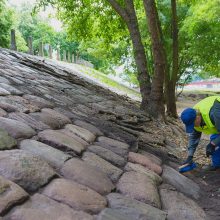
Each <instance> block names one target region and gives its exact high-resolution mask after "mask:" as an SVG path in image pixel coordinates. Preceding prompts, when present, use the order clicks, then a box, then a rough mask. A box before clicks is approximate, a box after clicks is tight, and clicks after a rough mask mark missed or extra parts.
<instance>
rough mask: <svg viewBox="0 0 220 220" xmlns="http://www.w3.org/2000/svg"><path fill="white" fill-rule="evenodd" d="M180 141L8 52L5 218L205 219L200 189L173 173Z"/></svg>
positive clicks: (1, 77)
mask: <svg viewBox="0 0 220 220" xmlns="http://www.w3.org/2000/svg"><path fill="white" fill-rule="evenodd" d="M164 129H166V130H169V132H168V133H164V132H163V131H164ZM178 132H179V134H181V132H182V131H181V129H179V127H178V126H174V125H173V128H172V129H171V128H170V127H169V126H167V125H163V124H157V123H156V122H154V121H152V120H151V118H150V117H149V116H147V115H146V114H145V113H144V112H142V111H140V110H139V108H138V103H136V102H133V101H131V100H128V99H127V98H126V97H122V96H119V95H117V94H114V93H112V92H111V91H109V90H106V89H103V88H101V87H100V86H98V85H95V84H94V83H91V81H89V80H86V79H83V78H81V77H80V76H79V75H75V74H74V72H73V71H71V70H69V69H65V68H63V67H61V66H58V65H56V64H55V63H52V62H48V61H45V60H42V58H39V57H33V56H29V55H25V54H21V53H15V52H12V51H9V50H3V49H0V216H1V217H0V219H3V220H39V219H41V220H90V219H91V220H92V219H97V220H144V219H145V220H149V219H150V220H165V219H168V220H174V219H175V220H184V219H185V220H204V219H206V214H205V212H204V210H203V209H202V208H201V207H200V206H199V205H198V201H199V199H200V197H201V188H200V186H199V185H198V184H197V183H196V182H194V181H192V180H191V179H189V178H187V177H185V176H183V175H180V174H179V173H178V172H177V171H176V170H175V169H174V168H175V162H176V160H175V156H174V155H173V152H175V151H178V150H179V147H177V144H176V143H175V142H174V141H173V139H172V135H173V134H174V133H176V134H178ZM179 144H180V143H179ZM171 161H172V162H171ZM173 164H174V165H173Z"/></svg>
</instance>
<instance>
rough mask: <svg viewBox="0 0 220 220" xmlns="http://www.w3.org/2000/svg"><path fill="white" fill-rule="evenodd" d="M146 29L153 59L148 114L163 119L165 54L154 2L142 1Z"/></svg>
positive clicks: (149, 0) (152, 0)
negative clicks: (146, 22) (147, 29)
mask: <svg viewBox="0 0 220 220" xmlns="http://www.w3.org/2000/svg"><path fill="white" fill-rule="evenodd" d="M143 1H144V8H145V12H146V17H147V21H148V28H149V32H150V37H151V42H152V51H153V58H154V76H153V80H152V87H151V94H150V105H148V112H149V113H150V114H151V115H153V116H154V117H155V118H161V117H164V111H165V109H164V103H163V83H164V77H165V74H166V70H167V62H166V54H165V49H164V45H163V36H162V31H161V26H160V22H159V17H158V13H157V8H156V4H155V1H154V0H143Z"/></svg>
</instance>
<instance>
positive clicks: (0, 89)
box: [0, 87, 11, 96]
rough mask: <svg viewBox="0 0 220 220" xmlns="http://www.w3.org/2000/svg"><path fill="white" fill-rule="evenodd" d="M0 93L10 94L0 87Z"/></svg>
mask: <svg viewBox="0 0 220 220" xmlns="http://www.w3.org/2000/svg"><path fill="white" fill-rule="evenodd" d="M0 95H2V96H3V95H11V93H10V92H9V91H7V90H6V89H3V88H1V87H0Z"/></svg>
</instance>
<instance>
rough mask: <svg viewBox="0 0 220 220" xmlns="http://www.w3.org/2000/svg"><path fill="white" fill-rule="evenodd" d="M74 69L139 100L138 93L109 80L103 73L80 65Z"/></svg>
mask: <svg viewBox="0 0 220 220" xmlns="http://www.w3.org/2000/svg"><path fill="white" fill-rule="evenodd" d="M76 67H77V69H78V70H79V71H80V72H83V73H84V74H86V75H88V76H90V77H92V78H95V79H96V80H97V81H98V82H100V83H103V84H104V85H106V86H107V87H110V88H113V89H115V90H118V91H119V92H120V91H121V92H122V93H124V95H127V96H129V97H131V96H132V97H136V98H138V99H140V98H141V95H140V92H138V91H136V90H134V89H132V88H129V87H127V86H125V85H122V84H120V83H119V82H116V81H115V80H113V79H111V78H109V77H108V76H107V75H105V74H104V73H101V72H99V71H97V70H95V69H92V68H90V67H86V66H82V65H77V66H76Z"/></svg>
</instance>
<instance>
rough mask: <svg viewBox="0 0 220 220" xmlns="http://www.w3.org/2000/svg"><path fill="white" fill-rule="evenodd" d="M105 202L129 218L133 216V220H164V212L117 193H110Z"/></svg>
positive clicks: (165, 214)
mask: <svg viewBox="0 0 220 220" xmlns="http://www.w3.org/2000/svg"><path fill="white" fill-rule="evenodd" d="M107 200H108V206H109V207H110V208H112V209H117V210H119V211H121V212H123V213H126V214H129V215H130V216H132V215H133V219H136V220H139V219H140V220H144V219H145V220H148V219H149V220H166V216H167V213H166V212H164V211H162V210H160V209H157V208H155V207H153V206H150V205H148V204H145V203H143V202H139V201H137V200H135V199H131V198H129V197H126V196H123V195H121V194H119V193H110V194H109V195H107Z"/></svg>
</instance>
